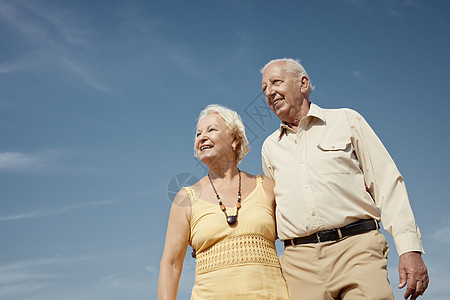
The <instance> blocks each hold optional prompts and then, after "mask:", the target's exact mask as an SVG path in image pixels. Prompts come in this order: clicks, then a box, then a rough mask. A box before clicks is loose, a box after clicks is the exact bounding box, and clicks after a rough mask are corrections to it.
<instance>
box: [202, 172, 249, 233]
mask: <svg viewBox="0 0 450 300" xmlns="http://www.w3.org/2000/svg"><path fill="white" fill-rule="evenodd" d="M238 171H239V190H238V195H237V202H236V215H234V216H229V215H228V214H227V208H226V207H225V205H223V203H222V200H220V196H219V194H218V193H217V190H216V188H215V186H214V184H213V182H212V180H211V177H210V176H209V173H208V179H209V182H210V183H211V186H212V188H213V190H214V193H216V197H217V201H218V202H219V206H220V209H221V210H222V211H223V213H224V214H225V218H226V219H227V223H228V224H229V225H233V224H234V223H236V221H237V217H238V212H239V209H240V208H241V170H239V169H238Z"/></svg>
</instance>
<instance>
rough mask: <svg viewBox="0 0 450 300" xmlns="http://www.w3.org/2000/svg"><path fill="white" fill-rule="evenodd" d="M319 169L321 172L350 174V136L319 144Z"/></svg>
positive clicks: (351, 150)
mask: <svg viewBox="0 0 450 300" xmlns="http://www.w3.org/2000/svg"><path fill="white" fill-rule="evenodd" d="M317 148H318V155H317V169H318V172H319V174H350V163H351V154H352V152H353V148H352V144H351V142H350V138H348V137H347V138H339V139H336V140H333V141H326V142H323V143H320V144H318V145H317Z"/></svg>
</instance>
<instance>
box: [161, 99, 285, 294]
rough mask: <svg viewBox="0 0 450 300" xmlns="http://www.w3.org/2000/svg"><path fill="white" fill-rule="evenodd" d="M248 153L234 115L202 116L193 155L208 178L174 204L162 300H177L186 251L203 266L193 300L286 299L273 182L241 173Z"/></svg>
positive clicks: (217, 109)
mask: <svg viewBox="0 0 450 300" xmlns="http://www.w3.org/2000/svg"><path fill="white" fill-rule="evenodd" d="M248 150H249V145H248V141H247V137H246V136H245V129H244V125H243V123H242V121H241V118H240V117H239V115H238V114H237V113H236V112H235V111H233V110H231V109H228V108H225V107H222V106H219V105H210V106H208V107H206V108H205V109H204V110H203V111H202V112H201V113H200V116H199V120H198V123H197V132H196V138H195V152H196V155H197V156H198V158H199V159H200V160H201V161H202V162H203V163H204V164H205V165H206V166H207V167H208V175H207V176H205V177H203V178H202V179H201V180H200V181H198V182H197V183H195V184H194V185H193V186H191V187H185V188H183V189H181V190H180V192H179V193H178V194H177V196H176V197H175V199H174V201H173V204H172V208H171V212H170V216H169V224H168V227H167V234H166V243H165V247H164V254H163V256H162V259H161V266H160V273H159V282H158V299H160V300H161V299H176V295H177V290H178V282H179V279H180V275H181V269H182V266H183V259H184V256H185V254H186V248H187V246H188V244H189V245H191V246H192V248H194V249H195V251H196V260H197V262H196V263H197V264H196V270H195V285H194V287H193V289H192V296H191V299H288V293H287V288H286V283H285V281H284V278H283V277H282V275H281V269H280V265H279V262H278V257H277V253H276V249H275V238H276V232H275V219H274V205H275V204H274V203H275V201H274V194H273V187H274V182H273V181H272V180H271V179H269V178H268V177H265V176H263V175H258V176H253V175H250V174H248V173H245V172H242V171H240V170H239V169H238V167H237V165H238V164H239V163H240V162H241V160H242V159H243V158H244V156H245V154H246V153H247V152H248Z"/></svg>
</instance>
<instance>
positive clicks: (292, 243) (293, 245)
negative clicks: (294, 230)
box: [291, 238, 295, 247]
mask: <svg viewBox="0 0 450 300" xmlns="http://www.w3.org/2000/svg"><path fill="white" fill-rule="evenodd" d="M294 239H295V238H293V239H291V246H292V247H295V243H294Z"/></svg>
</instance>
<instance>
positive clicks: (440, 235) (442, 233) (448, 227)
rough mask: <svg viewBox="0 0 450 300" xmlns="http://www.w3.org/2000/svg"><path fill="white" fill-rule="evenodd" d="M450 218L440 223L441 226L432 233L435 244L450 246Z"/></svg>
mask: <svg viewBox="0 0 450 300" xmlns="http://www.w3.org/2000/svg"><path fill="white" fill-rule="evenodd" d="M449 236H450V216H447V218H446V219H444V220H443V221H442V226H440V227H439V229H437V230H436V231H435V232H434V233H433V238H434V240H435V241H436V242H438V243H440V244H448V245H450V239H449V238H448V237H449Z"/></svg>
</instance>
